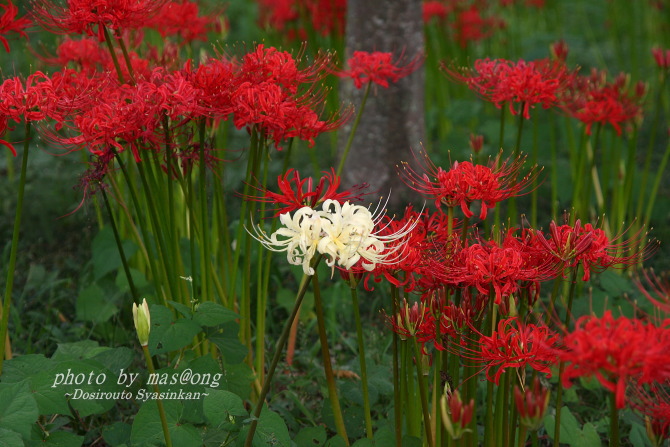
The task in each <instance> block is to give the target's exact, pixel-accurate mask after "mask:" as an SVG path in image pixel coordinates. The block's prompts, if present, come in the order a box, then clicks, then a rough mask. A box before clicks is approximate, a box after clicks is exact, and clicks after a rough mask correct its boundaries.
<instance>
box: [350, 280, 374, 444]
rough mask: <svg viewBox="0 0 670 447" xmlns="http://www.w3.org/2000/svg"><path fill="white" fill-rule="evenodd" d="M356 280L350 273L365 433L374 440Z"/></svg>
mask: <svg viewBox="0 0 670 447" xmlns="http://www.w3.org/2000/svg"><path fill="white" fill-rule="evenodd" d="M356 286H357V284H356V279H355V278H354V275H353V273H351V272H349V288H350V290H351V301H352V305H353V307H354V320H355V322H356V339H357V341H358V361H359V362H360V365H361V381H362V382H363V416H364V417H365V431H366V435H367V437H368V439H372V438H373V435H374V433H373V432H372V415H371V410H370V391H369V390H368V369H367V364H366V361H365V341H364V340H363V323H362V322H361V309H360V303H359V300H358V291H357V290H356Z"/></svg>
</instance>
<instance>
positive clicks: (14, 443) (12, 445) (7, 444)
mask: <svg viewBox="0 0 670 447" xmlns="http://www.w3.org/2000/svg"><path fill="white" fill-rule="evenodd" d="M22 445H25V444H24V443H23V439H21V435H20V434H18V433H17V432H15V431H12V430H9V429H6V428H2V427H0V447H18V446H22Z"/></svg>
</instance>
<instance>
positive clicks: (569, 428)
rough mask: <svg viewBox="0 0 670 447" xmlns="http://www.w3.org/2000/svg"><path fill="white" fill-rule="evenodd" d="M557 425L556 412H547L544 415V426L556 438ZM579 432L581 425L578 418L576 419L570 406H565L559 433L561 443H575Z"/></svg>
mask: <svg viewBox="0 0 670 447" xmlns="http://www.w3.org/2000/svg"><path fill="white" fill-rule="evenodd" d="M555 426H556V416H555V415H554V414H547V415H546V416H545V417H544V427H545V428H546V430H547V434H548V435H549V437H550V438H551V439H554V427H555ZM579 433H581V427H580V426H579V423H578V422H577V419H575V417H574V416H573V415H572V413H571V412H570V410H569V409H568V407H566V406H563V407H562V408H561V429H560V433H559V434H560V437H561V443H565V444H571V445H573V444H574V442H575V440H576V439H577V437H578V435H579Z"/></svg>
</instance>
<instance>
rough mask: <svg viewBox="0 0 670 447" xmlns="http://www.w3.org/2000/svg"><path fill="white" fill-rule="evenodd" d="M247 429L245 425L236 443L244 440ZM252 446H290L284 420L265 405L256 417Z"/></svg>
mask: <svg viewBox="0 0 670 447" xmlns="http://www.w3.org/2000/svg"><path fill="white" fill-rule="evenodd" d="M248 431H249V426H246V427H245V428H244V429H243V430H242V432H240V436H239V438H238V445H239V444H240V443H243V442H244V439H245V438H246V435H247V433H248ZM252 445H253V446H254V447H267V446H273V447H291V438H290V436H289V434H288V428H287V427H286V423H285V422H284V420H283V419H282V418H281V416H279V415H278V414H277V413H275V412H274V411H271V410H269V409H268V408H267V406H265V407H263V410H262V411H261V417H260V418H259V419H258V425H257V426H256V432H255V433H254V441H253V443H252Z"/></svg>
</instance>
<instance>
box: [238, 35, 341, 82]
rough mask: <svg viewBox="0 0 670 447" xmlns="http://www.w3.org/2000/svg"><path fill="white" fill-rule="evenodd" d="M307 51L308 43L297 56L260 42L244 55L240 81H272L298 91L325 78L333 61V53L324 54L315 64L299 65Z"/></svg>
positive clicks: (239, 75)
mask: <svg viewBox="0 0 670 447" xmlns="http://www.w3.org/2000/svg"><path fill="white" fill-rule="evenodd" d="M304 52H305V46H304V45H303V46H302V47H301V49H300V51H299V53H298V54H297V55H296V56H295V57H294V56H293V55H292V54H291V53H289V52H287V51H279V50H277V49H276V48H274V47H266V46H265V45H263V44H260V45H257V46H256V48H255V49H254V50H253V51H251V52H249V53H247V54H246V55H244V57H243V58H242V63H241V64H240V65H239V68H238V70H237V76H238V77H239V82H240V83H244V82H251V83H253V84H260V83H263V82H270V83H272V84H277V85H279V86H281V87H282V88H283V89H285V90H287V91H288V92H289V93H291V94H296V93H297V92H298V88H299V87H300V86H301V85H302V84H305V83H310V84H313V83H315V82H317V81H319V80H321V79H323V78H324V77H325V76H326V74H327V73H326V71H325V70H326V68H327V66H328V64H329V62H330V56H329V55H324V54H321V55H319V56H318V57H317V58H316V59H315V60H314V62H313V63H312V64H311V65H308V66H307V67H304V68H299V67H298V65H299V63H300V61H301V60H302V56H303V54H304Z"/></svg>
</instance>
